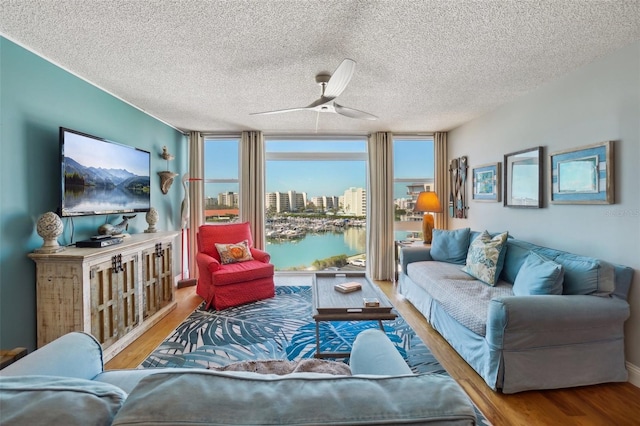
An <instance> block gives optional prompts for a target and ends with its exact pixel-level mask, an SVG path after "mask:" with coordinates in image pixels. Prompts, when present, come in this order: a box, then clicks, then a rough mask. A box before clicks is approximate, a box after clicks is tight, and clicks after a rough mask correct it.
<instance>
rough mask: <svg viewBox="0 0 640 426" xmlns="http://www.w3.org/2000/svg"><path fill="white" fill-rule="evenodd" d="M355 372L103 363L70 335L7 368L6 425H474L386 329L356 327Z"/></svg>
mask: <svg viewBox="0 0 640 426" xmlns="http://www.w3.org/2000/svg"><path fill="white" fill-rule="evenodd" d="M350 368H351V373H352V376H348V375H331V374H326V373H291V374H286V375H275V374H258V373H254V372H245V371H233V372H219V371H212V370H206V369H193V368H189V369H180V368H157V369H137V370H136V369H133V370H111V371H104V369H103V364H102V349H101V347H100V344H99V343H98V342H97V341H96V340H95V339H94V338H93V337H92V336H89V335H87V334H83V333H70V334H66V335H64V336H62V337H60V338H59V339H57V340H54V341H53V342H51V343H49V344H48V345H46V346H44V347H42V348H41V349H38V350H37V351H35V352H33V353H32V354H29V355H27V356H26V357H25V358H22V359H20V360H18V361H17V362H15V363H14V364H11V365H10V366H8V367H7V368H5V369H3V370H2V371H0V407H1V410H2V411H1V413H0V423H2V424H3V425H64V426H73V425H82V426H84V425H89V424H92V425H111V424H113V425H121V426H124V425H136V426H142V425H162V424H164V425H176V424H180V425H310V424H314V425H324V424H326V425H336V424H344V425H346V424H349V425H371V424H376V425H397V424H412V425H468V426H471V425H475V424H476V415H475V411H474V407H473V404H472V403H471V401H470V400H469V398H468V397H467V395H466V394H465V393H464V391H463V390H462V388H460V386H458V384H457V383H456V382H455V381H454V380H453V379H452V378H451V377H448V376H442V375H429V374H424V375H415V374H413V373H412V372H411V369H410V368H409V367H408V366H407V364H406V363H405V361H404V359H403V358H402V356H401V355H400V354H399V352H398V351H397V350H396V348H395V346H394V345H393V344H392V343H391V341H390V340H389V339H388V338H387V336H386V335H385V334H384V333H383V332H382V331H380V330H367V331H364V332H362V333H360V334H359V335H358V337H357V338H356V341H355V342H354V344H353V350H352V352H351V358H350Z"/></svg>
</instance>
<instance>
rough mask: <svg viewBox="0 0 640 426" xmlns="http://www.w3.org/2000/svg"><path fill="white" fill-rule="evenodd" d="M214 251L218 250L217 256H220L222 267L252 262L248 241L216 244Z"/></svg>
mask: <svg viewBox="0 0 640 426" xmlns="http://www.w3.org/2000/svg"><path fill="white" fill-rule="evenodd" d="M216 249H217V250H218V254H220V261H221V262H222V264H223V265H226V264H228V263H236V262H245V261H247V260H253V257H252V256H251V251H250V250H249V241H248V240H244V241H240V242H239V243H235V244H218V243H216Z"/></svg>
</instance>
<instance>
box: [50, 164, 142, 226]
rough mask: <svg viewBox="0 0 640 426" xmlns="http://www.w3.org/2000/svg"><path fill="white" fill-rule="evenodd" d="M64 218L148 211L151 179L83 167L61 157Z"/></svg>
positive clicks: (121, 170) (117, 169) (100, 168)
mask: <svg viewBox="0 0 640 426" xmlns="http://www.w3.org/2000/svg"><path fill="white" fill-rule="evenodd" d="M64 161H65V171H64V202H63V204H64V205H63V207H62V214H63V215H81V214H100V213H115V212H131V211H141V210H145V209H148V208H149V203H150V192H151V185H150V177H149V176H138V175H136V174H134V173H131V172H130V171H128V170H126V169H122V168H110V169H106V168H102V167H99V168H98V167H86V166H83V165H82V164H80V163H78V162H77V161H75V160H74V159H72V158H69V157H64Z"/></svg>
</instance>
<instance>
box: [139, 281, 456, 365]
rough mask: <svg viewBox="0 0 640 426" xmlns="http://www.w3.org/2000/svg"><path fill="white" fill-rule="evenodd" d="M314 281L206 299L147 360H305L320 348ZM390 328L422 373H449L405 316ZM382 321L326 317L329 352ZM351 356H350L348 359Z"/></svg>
mask: <svg viewBox="0 0 640 426" xmlns="http://www.w3.org/2000/svg"><path fill="white" fill-rule="evenodd" d="M311 311H312V306H311V287H310V286H276V297H274V298H272V299H266V300H261V301H258V302H255V303H250V304H247V305H241V306H237V307H234V308H228V309H224V310H222V311H215V310H204V306H203V305H201V306H200V307H199V308H198V309H196V310H195V311H194V312H193V313H192V314H191V315H190V316H189V317H188V318H187V319H186V320H185V321H184V322H183V323H182V324H180V326H178V328H176V330H175V331H174V332H173V333H172V334H171V335H170V336H169V337H168V338H167V340H165V341H164V342H162V343H161V344H160V346H158V348H156V350H154V351H153V353H152V354H151V355H150V356H149V357H148V358H147V359H146V360H145V361H144V362H143V363H142V365H141V367H142V368H151V367H194V368H203V367H204V368H209V367H222V366H225V365H228V364H231V363H233V362H238V361H247V360H267V359H282V360H290V361H295V360H300V359H302V358H313V357H314V355H315V353H316V334H315V333H316V328H315V322H314V321H313V318H312V312H311ZM383 324H384V327H385V332H386V333H387V336H389V338H390V339H391V341H392V342H393V343H394V344H395V346H396V347H397V348H398V351H400V353H401V354H402V355H403V357H404V358H405V359H406V360H407V363H408V364H409V365H410V366H411V369H412V370H413V371H414V372H416V373H445V374H446V372H445V370H444V369H443V368H442V366H441V365H440V363H439V362H438V361H437V360H436V359H435V357H434V356H433V355H432V354H431V352H430V351H429V349H428V348H427V346H426V345H425V344H424V343H422V341H421V340H420V338H419V337H418V336H416V334H415V332H414V331H413V329H411V327H409V325H408V324H407V323H406V322H405V320H404V319H403V318H402V317H400V316H398V318H397V319H396V320H394V321H384V322H383ZM368 328H378V322H377V321H336V322H321V323H320V342H321V351H323V352H348V351H349V350H350V349H351V344H352V343H353V341H354V340H355V338H356V336H357V335H358V333H360V332H361V331H362V330H365V329H368ZM344 361H345V362H348V359H344Z"/></svg>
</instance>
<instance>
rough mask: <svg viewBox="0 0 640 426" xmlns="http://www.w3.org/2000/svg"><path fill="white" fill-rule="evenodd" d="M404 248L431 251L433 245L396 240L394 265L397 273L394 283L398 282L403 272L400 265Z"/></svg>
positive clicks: (417, 241)
mask: <svg viewBox="0 0 640 426" xmlns="http://www.w3.org/2000/svg"><path fill="white" fill-rule="evenodd" d="M404 247H423V248H425V249H430V248H431V244H425V243H424V241H422V240H396V241H394V248H393V252H394V256H395V258H394V265H395V271H394V272H395V273H394V275H393V278H394V279H393V282H394V283H396V282H398V276H399V274H400V271H401V270H402V265H401V264H400V250H402V249H403V248H404Z"/></svg>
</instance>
